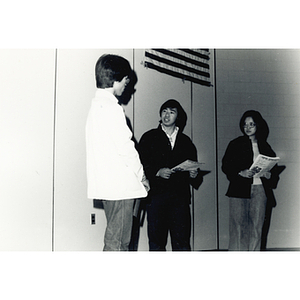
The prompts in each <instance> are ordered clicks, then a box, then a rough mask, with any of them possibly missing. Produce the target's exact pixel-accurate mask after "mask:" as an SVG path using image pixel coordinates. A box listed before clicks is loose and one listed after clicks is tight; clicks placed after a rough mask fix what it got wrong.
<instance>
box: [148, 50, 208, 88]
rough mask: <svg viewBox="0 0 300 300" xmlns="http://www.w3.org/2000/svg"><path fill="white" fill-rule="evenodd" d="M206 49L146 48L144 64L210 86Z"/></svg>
mask: <svg viewBox="0 0 300 300" xmlns="http://www.w3.org/2000/svg"><path fill="white" fill-rule="evenodd" d="M209 55H210V53H209V50H208V49H185V48H184V49H147V50H145V60H144V65H145V67H146V68H150V69H155V70H157V71H159V72H161V73H165V74H168V75H171V76H174V77H178V78H181V79H182V80H188V81H191V82H195V83H199V84H201V85H205V86H211V82H210V73H209V70H210V68H209V59H210V57H209Z"/></svg>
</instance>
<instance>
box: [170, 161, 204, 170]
mask: <svg viewBox="0 0 300 300" xmlns="http://www.w3.org/2000/svg"><path fill="white" fill-rule="evenodd" d="M202 164H203V163H199V162H197V161H192V160H189V159H187V160H186V161H184V162H182V163H181V164H179V165H177V166H176V167H174V168H172V169H171V170H172V171H175V172H177V171H194V170H197V169H199V168H200V166H201V165H202Z"/></svg>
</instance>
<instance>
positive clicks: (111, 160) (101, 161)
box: [86, 89, 147, 200]
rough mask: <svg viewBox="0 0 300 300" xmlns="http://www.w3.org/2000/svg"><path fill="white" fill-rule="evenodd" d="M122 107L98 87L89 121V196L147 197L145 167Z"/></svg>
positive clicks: (104, 198) (111, 198) (113, 198)
mask: <svg viewBox="0 0 300 300" xmlns="http://www.w3.org/2000/svg"><path fill="white" fill-rule="evenodd" d="M131 138H132V133H131V131H130V129H129V128H128V126H127V123H126V118H125V115H124V111H123V108H122V106H120V105H119V104H118V100H117V98H116V97H115V96H114V95H113V94H111V93H109V92H107V91H106V90H104V89H97V91H96V95H95V98H94V99H93V100H92V104H91V108H90V111H89V114H88V118H87V123H86V154H87V180H88V198H90V199H103V200H122V199H135V198H143V197H146V196H147V192H146V190H145V188H144V186H143V184H142V182H141V180H142V177H143V173H144V171H143V166H142V164H141V161H140V158H139V155H138V152H137V151H136V149H135V146H134V143H133V141H132V140H131Z"/></svg>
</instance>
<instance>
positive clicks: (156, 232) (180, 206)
mask: <svg viewBox="0 0 300 300" xmlns="http://www.w3.org/2000/svg"><path fill="white" fill-rule="evenodd" d="M184 200H187V199H182V198H180V197H178V196H177V195H175V194H172V193H165V194H163V195H153V196H152V197H151V203H150V204H148V205H147V221H148V239H149V250H150V251H166V244H167V238H168V233H169V232H170V237H171V245H172V250H173V251H190V250H191V246H190V236H191V214H190V207H189V203H188V201H184Z"/></svg>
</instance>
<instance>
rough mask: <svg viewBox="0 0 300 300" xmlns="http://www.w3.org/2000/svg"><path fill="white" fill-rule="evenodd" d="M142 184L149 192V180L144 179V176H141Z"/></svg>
mask: <svg viewBox="0 0 300 300" xmlns="http://www.w3.org/2000/svg"><path fill="white" fill-rule="evenodd" d="M142 184H143V186H144V187H145V190H146V192H149V191H150V183H149V180H148V179H146V178H143V180H142Z"/></svg>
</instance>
